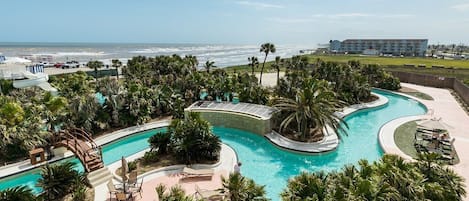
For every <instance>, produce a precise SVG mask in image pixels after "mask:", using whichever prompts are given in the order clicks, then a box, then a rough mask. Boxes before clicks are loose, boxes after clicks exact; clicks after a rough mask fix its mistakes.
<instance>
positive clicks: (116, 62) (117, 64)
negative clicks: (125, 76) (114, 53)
mask: <svg viewBox="0 0 469 201" xmlns="http://www.w3.org/2000/svg"><path fill="white" fill-rule="evenodd" d="M121 66H122V62H121V61H119V59H113V60H112V67H114V68H116V73H117V74H116V78H117V79H119V68H120V67H121Z"/></svg>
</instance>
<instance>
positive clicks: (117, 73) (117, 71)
mask: <svg viewBox="0 0 469 201" xmlns="http://www.w3.org/2000/svg"><path fill="white" fill-rule="evenodd" d="M116 78H117V80H119V68H118V67H117V66H116Z"/></svg>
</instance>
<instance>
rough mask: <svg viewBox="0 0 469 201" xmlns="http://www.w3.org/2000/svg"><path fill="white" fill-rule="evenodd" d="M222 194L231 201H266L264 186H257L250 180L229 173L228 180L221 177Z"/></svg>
mask: <svg viewBox="0 0 469 201" xmlns="http://www.w3.org/2000/svg"><path fill="white" fill-rule="evenodd" d="M221 180H222V185H223V190H222V191H223V192H225V193H227V194H228V199H229V200H231V201H245V200H260V201H266V200H268V199H267V198H266V197H265V189H264V186H260V185H257V184H256V183H255V182H254V181H253V180H252V179H249V178H246V177H244V176H242V175H241V174H239V173H231V174H230V175H229V176H228V178H225V177H223V176H222V178H221Z"/></svg>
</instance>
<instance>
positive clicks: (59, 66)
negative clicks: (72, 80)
mask: <svg viewBox="0 0 469 201" xmlns="http://www.w3.org/2000/svg"><path fill="white" fill-rule="evenodd" d="M63 65H64V64H63V63H55V64H54V67H56V68H62V66H63Z"/></svg>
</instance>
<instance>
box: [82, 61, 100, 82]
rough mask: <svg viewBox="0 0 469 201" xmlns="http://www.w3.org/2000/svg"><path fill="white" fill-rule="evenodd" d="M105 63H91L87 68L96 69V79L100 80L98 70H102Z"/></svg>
mask: <svg viewBox="0 0 469 201" xmlns="http://www.w3.org/2000/svg"><path fill="white" fill-rule="evenodd" d="M103 65H104V64H103V62H101V61H89V62H88V63H87V64H86V66H88V68H91V69H94V78H95V79H96V80H98V68H101V67H102V66H103Z"/></svg>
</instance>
